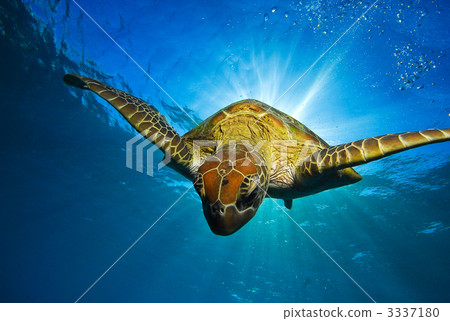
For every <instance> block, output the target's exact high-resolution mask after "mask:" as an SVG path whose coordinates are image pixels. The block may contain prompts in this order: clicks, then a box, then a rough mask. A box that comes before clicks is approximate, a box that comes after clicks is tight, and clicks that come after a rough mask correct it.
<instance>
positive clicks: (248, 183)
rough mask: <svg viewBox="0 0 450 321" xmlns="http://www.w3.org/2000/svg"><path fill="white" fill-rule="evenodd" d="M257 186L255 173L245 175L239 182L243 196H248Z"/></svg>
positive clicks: (257, 180)
mask: <svg viewBox="0 0 450 321" xmlns="http://www.w3.org/2000/svg"><path fill="white" fill-rule="evenodd" d="M258 186H259V178H258V176H257V175H252V176H246V177H245V178H244V179H243V180H242V183H241V187H240V191H241V195H242V196H243V197H248V196H250V195H251V194H254V193H255V191H256V192H257V190H258Z"/></svg>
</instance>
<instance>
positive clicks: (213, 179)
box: [64, 74, 450, 235]
mask: <svg viewBox="0 0 450 321" xmlns="http://www.w3.org/2000/svg"><path fill="white" fill-rule="evenodd" d="M64 81H65V82H66V83H67V84H69V85H72V86H75V87H78V88H82V89H89V90H91V91H93V92H95V93H96V94H98V95H99V96H100V97H102V98H104V99H105V100H106V101H108V102H109V103H110V104H111V105H112V106H114V107H115V108H116V109H117V110H118V111H119V112H120V113H121V114H122V115H123V116H124V117H125V118H126V119H127V120H128V122H129V123H130V124H131V125H132V126H133V127H134V128H136V130H137V131H138V132H140V133H141V134H142V135H143V136H144V137H146V138H147V139H148V140H149V141H151V142H152V143H155V144H156V145H157V146H158V147H159V148H160V149H161V150H162V151H163V152H164V153H165V154H166V157H167V159H170V163H169V164H168V166H170V167H171V168H173V169H174V170H176V171H177V172H179V173H181V174H182V175H184V176H185V177H186V178H188V179H190V180H192V182H193V183H194V186H195V189H196V190H197V193H198V194H199V196H200V198H201V199H202V203H203V211H204V214H205V217H206V220H207V222H208V224H209V226H210V228H211V230H212V231H213V232H214V233H216V234H220V235H229V234H232V233H234V232H236V231H237V230H238V229H240V228H241V227H242V226H244V225H245V224H246V223H247V222H248V221H249V220H250V219H251V218H252V217H253V216H254V215H255V213H256V211H257V209H258V207H259V206H260V204H261V203H262V201H263V200H264V197H265V196H266V195H269V196H270V197H274V198H281V199H284V201H285V205H286V207H288V208H291V207H292V199H294V198H299V197H302V196H306V195H310V194H314V193H318V192H321V191H324V190H327V189H330V188H335V187H339V186H344V185H348V184H352V183H355V182H358V181H359V180H361V176H360V175H359V174H358V173H356V172H355V171H354V170H353V169H352V168H351V166H357V165H361V164H364V163H368V162H371V161H374V160H377V159H380V158H383V157H385V156H389V155H392V154H394V153H398V152H401V151H404V150H407V149H411V148H414V147H418V146H423V145H427V144H432V143H437V142H443V141H449V140H450V129H428V130H424V131H418V132H411V133H401V134H390V135H383V136H378V137H372V138H367V139H363V140H359V141H355V142H351V143H347V144H342V145H337V146H334V147H330V146H329V145H328V144H327V143H325V142H324V141H323V140H322V139H321V138H320V137H319V136H317V135H316V134H315V133H313V132H312V131H311V130H310V129H309V128H307V127H306V126H304V125H303V124H301V123H300V122H298V121H297V120H295V119H293V118H292V117H290V116H289V115H286V114H285V113H283V112H281V111H278V110H276V109H275V108H272V107H270V106H268V105H266V104H264V103H262V102H260V101H257V100H243V101H240V102H237V103H234V104H231V105H229V106H227V107H225V108H224V109H222V110H220V111H218V112H217V113H216V114H214V115H213V116H211V117H209V118H208V119H206V120H205V121H203V122H202V123H201V124H200V125H198V126H197V127H195V128H194V129H192V130H191V131H189V132H188V133H186V134H185V135H184V136H182V137H180V135H178V134H177V133H176V131H175V130H174V129H173V128H172V127H171V126H170V125H169V124H168V123H167V120H166V119H165V117H164V116H162V115H161V114H160V113H159V112H158V110H157V109H156V108H155V107H153V106H150V105H149V104H147V103H145V102H144V101H142V100H141V99H138V98H135V97H133V96H131V95H130V94H128V93H126V92H123V91H120V90H117V89H114V88H111V87H108V86H106V85H104V84H102V83H101V82H99V81H97V80H94V79H89V78H86V77H82V76H77V75H73V74H67V75H66V76H64Z"/></svg>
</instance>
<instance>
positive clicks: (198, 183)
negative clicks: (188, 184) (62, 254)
mask: <svg viewBox="0 0 450 321" xmlns="http://www.w3.org/2000/svg"><path fill="white" fill-rule="evenodd" d="M194 188H195V190H196V191H197V193H199V194H203V176H202V175H200V174H198V175H197V176H196V177H195V179H194Z"/></svg>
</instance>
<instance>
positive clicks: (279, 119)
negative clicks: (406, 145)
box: [183, 99, 329, 149]
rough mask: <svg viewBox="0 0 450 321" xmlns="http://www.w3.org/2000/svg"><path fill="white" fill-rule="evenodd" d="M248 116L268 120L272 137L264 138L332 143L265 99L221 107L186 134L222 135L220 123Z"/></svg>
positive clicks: (191, 136) (206, 137) (188, 137)
mask: <svg viewBox="0 0 450 321" xmlns="http://www.w3.org/2000/svg"><path fill="white" fill-rule="evenodd" d="M244 117H245V119H247V120H248V119H249V118H253V119H254V121H255V124H256V123H263V124H265V128H267V132H268V135H269V137H261V139H267V138H269V139H274V140H289V139H293V140H296V141H298V142H307V141H308V142H310V143H312V144H313V145H316V146H317V147H318V148H319V149H322V148H325V147H328V146H329V145H328V144H327V143H326V142H324V141H323V140H322V139H321V138H320V137H319V136H317V135H316V134H315V133H314V132H313V131H312V130H310V129H309V128H308V127H306V126H305V125H303V124H302V123H300V122H299V121H297V120H296V119H294V118H292V117H291V116H289V115H287V114H285V113H283V112H282V111H279V110H277V109H275V108H273V107H270V106H269V105H267V104H264V103H263V102H260V101H258V100H253V99H246V100H242V101H238V102H236V103H234V104H231V105H229V106H227V107H225V108H223V109H221V110H219V111H218V112H217V113H215V114H214V115H212V116H210V117H209V118H207V119H206V120H204V121H203V122H201V123H200V124H199V125H198V126H197V127H195V128H193V129H192V130H191V131H189V132H188V133H186V134H185V135H184V136H183V137H184V138H185V139H186V140H187V141H192V140H209V139H211V140H214V139H221V133H220V132H219V130H220V126H218V125H219V124H221V123H223V122H224V121H225V120H226V121H232V120H233V119H235V120H236V125H235V126H236V127H239V124H245V122H243V121H241V120H242V119H243V118H244Z"/></svg>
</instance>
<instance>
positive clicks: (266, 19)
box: [264, 13, 269, 21]
mask: <svg viewBox="0 0 450 321" xmlns="http://www.w3.org/2000/svg"><path fill="white" fill-rule="evenodd" d="M268 20H269V15H268V14H267V13H265V14H264V21H268Z"/></svg>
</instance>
